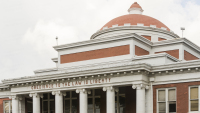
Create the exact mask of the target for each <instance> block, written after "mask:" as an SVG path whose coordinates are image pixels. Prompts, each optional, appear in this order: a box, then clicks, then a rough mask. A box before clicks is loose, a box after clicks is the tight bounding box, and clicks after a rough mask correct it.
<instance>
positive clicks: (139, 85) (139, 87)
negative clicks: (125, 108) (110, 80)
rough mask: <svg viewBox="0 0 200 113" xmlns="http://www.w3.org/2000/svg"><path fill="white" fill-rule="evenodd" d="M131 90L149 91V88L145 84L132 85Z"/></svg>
mask: <svg viewBox="0 0 200 113" xmlns="http://www.w3.org/2000/svg"><path fill="white" fill-rule="evenodd" d="M132 88H133V89H138V90H140V89H149V86H148V85H147V84H133V85H132Z"/></svg>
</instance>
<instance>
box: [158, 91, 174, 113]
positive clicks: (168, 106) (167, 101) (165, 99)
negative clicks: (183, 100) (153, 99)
mask: <svg viewBox="0 0 200 113" xmlns="http://www.w3.org/2000/svg"><path fill="white" fill-rule="evenodd" d="M157 94H158V95H157V113H176V89H175V88H165V89H158V90H157Z"/></svg>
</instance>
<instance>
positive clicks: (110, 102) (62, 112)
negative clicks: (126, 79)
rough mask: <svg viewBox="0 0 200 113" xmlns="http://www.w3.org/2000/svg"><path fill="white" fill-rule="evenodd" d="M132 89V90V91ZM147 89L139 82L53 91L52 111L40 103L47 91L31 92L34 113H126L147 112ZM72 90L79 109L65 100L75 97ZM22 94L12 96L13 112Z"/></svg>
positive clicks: (14, 112)
mask: <svg viewBox="0 0 200 113" xmlns="http://www.w3.org/2000/svg"><path fill="white" fill-rule="evenodd" d="M130 89H131V90H132V91H130ZM145 90H148V89H147V87H144V84H138V85H132V86H124V87H123V86H120V87H115V86H106V87H103V88H97V89H96V88H95V89H84V88H83V89H76V90H74V91H58V90H57V91H52V93H48V94H49V95H52V96H53V97H54V99H55V101H54V103H55V104H54V105H55V109H54V110H52V111H51V110H50V112H48V111H47V112H45V109H48V108H45V107H46V106H45V105H43V106H41V104H40V103H42V101H43V99H42V98H43V97H44V96H43V94H44V95H45V96H46V95H47V93H40V94H38V93H30V97H31V98H32V108H33V113H54V112H55V113H124V112H125V111H128V110H130V111H136V112H135V113H145V98H146V97H145ZM72 92H73V94H74V93H76V94H77V95H78V98H77V99H75V100H76V101H77V102H78V103H79V104H78V103H77V106H78V107H79V108H78V109H77V110H72V109H73V108H72V107H73V104H72V101H65V100H66V99H67V98H68V97H69V98H72V97H73V96H72ZM104 92H105V93H104ZM129 92H130V93H129ZM102 93H104V94H102ZM67 94H68V95H67ZM129 95H132V98H134V99H136V100H135V101H132V100H134V99H131V98H129V97H130V96H129ZM136 95H137V97H136ZM20 96H21V95H20ZM20 96H17V95H16V98H12V106H13V111H12V112H13V113H19V112H18V111H19V110H17V108H18V107H17V106H19V102H18V101H20V100H19V99H17V98H18V97H20ZM92 96H95V97H96V98H94V99H93V98H92ZM103 96H105V97H103ZM45 98H46V97H45ZM98 98H99V100H98ZM140 98H143V99H140ZM69 100H70V99H69ZM91 100H92V101H91ZM127 100H131V101H132V102H130V101H129V102H128V101H127ZM67 102H69V104H68V103H67ZM104 102H105V104H103V103H104ZM133 103H135V104H133ZM43 104H44V103H43ZM47 104H48V103H47ZM128 104H131V105H128ZM91 105H92V106H91ZM51 106H52V105H51ZM104 106H105V107H104ZM28 107H30V106H28ZM105 108H106V109H105ZM135 108H136V109H135ZM50 109H51V108H50ZM104 110H106V112H104Z"/></svg>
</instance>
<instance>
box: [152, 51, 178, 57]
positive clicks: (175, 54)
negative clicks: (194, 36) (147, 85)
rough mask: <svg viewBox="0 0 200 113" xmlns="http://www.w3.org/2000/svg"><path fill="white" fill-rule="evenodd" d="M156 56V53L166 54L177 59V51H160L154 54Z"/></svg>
mask: <svg viewBox="0 0 200 113" xmlns="http://www.w3.org/2000/svg"><path fill="white" fill-rule="evenodd" d="M155 53H156V54H157V53H168V54H170V55H171V56H173V57H175V58H177V59H179V49H176V50H169V51H160V52H155Z"/></svg>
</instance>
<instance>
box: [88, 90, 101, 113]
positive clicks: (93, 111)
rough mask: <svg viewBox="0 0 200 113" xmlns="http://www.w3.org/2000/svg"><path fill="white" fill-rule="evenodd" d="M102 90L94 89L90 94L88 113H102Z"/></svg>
mask: <svg viewBox="0 0 200 113" xmlns="http://www.w3.org/2000/svg"><path fill="white" fill-rule="evenodd" d="M101 91H102V89H93V90H91V94H88V113H100V105H101Z"/></svg>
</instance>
